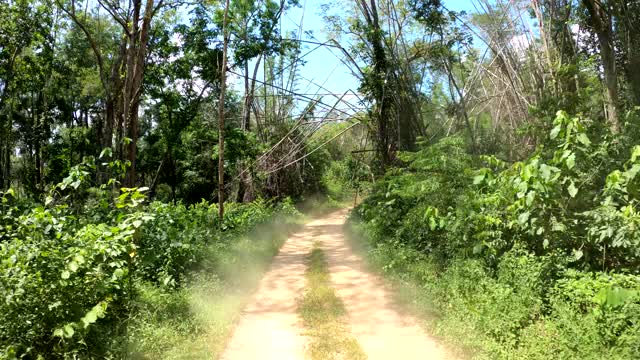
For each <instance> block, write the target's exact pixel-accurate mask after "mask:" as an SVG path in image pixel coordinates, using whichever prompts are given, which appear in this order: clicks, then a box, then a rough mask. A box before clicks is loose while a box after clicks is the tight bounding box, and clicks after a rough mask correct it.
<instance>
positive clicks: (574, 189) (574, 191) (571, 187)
mask: <svg viewBox="0 0 640 360" xmlns="http://www.w3.org/2000/svg"><path fill="white" fill-rule="evenodd" d="M567 190H568V191H569V195H571V197H572V198H574V197H576V195H577V194H578V188H577V187H576V185H575V184H574V183H573V181H571V184H569V188H568V189H567Z"/></svg>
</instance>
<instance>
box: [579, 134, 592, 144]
mask: <svg viewBox="0 0 640 360" xmlns="http://www.w3.org/2000/svg"><path fill="white" fill-rule="evenodd" d="M577 140H578V142H580V143H581V144H582V145H584V146H589V145H591V140H589V137H588V136H587V135H586V134H585V133H580V134H578V136H577Z"/></svg>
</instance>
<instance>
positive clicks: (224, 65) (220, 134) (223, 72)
mask: <svg viewBox="0 0 640 360" xmlns="http://www.w3.org/2000/svg"><path fill="white" fill-rule="evenodd" d="M228 16H229V0H226V1H225V6H224V20H223V25H222V27H223V28H222V32H223V44H222V65H221V66H220V101H219V103H218V220H219V221H220V226H222V220H223V219H224V96H225V91H226V87H227V76H226V75H227V47H228V45H229V31H228V29H227V20H228Z"/></svg>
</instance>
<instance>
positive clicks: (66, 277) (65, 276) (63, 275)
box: [60, 270, 71, 280]
mask: <svg viewBox="0 0 640 360" xmlns="http://www.w3.org/2000/svg"><path fill="white" fill-rule="evenodd" d="M60 276H61V277H62V278H63V279H65V280H66V279H68V278H69V276H71V273H70V272H69V271H67V270H65V271H63V272H62V274H61V275H60Z"/></svg>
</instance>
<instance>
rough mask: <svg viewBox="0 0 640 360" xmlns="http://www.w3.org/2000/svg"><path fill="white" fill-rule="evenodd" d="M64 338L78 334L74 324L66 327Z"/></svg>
mask: <svg viewBox="0 0 640 360" xmlns="http://www.w3.org/2000/svg"><path fill="white" fill-rule="evenodd" d="M63 329H64V337H66V338H70V337H72V336H73V334H75V333H76V331H75V330H73V325H72V324H67V325H65V326H64V328H63Z"/></svg>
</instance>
